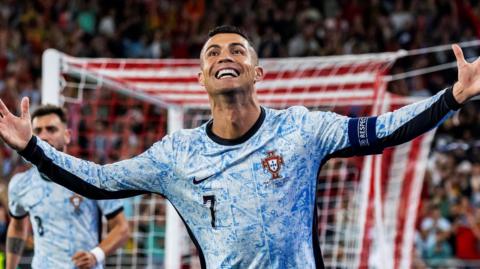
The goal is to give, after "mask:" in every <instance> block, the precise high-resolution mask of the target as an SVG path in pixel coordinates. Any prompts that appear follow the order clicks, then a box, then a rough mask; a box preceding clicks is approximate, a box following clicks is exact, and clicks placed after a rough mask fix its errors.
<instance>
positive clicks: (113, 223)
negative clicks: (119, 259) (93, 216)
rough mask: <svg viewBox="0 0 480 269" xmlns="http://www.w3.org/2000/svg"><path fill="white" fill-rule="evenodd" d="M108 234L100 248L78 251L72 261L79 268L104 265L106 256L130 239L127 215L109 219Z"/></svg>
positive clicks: (120, 214)
mask: <svg viewBox="0 0 480 269" xmlns="http://www.w3.org/2000/svg"><path fill="white" fill-rule="evenodd" d="M107 225H108V231H109V232H108V234H107V236H106V237H105V239H103V240H102V242H100V244H99V245H98V247H96V248H95V249H93V250H90V251H78V252H77V253H75V255H73V257H72V260H73V262H74V264H75V266H77V267H78V268H81V269H83V268H88V269H89V268H92V267H94V266H95V265H96V264H97V263H102V262H103V260H104V259H105V257H106V256H108V255H110V254H112V253H113V252H114V251H115V250H116V249H117V248H119V247H121V246H123V245H124V244H125V243H126V242H127V240H128V238H129V237H130V229H129V227H128V222H127V220H126V218H125V214H123V212H120V213H118V214H116V215H115V216H113V217H112V218H108V219H107Z"/></svg>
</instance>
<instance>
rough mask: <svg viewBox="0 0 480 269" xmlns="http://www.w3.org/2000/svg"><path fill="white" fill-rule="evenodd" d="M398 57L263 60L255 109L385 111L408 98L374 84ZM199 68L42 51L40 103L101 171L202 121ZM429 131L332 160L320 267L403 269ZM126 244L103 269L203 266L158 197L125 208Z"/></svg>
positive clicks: (323, 181)
mask: <svg viewBox="0 0 480 269" xmlns="http://www.w3.org/2000/svg"><path fill="white" fill-rule="evenodd" d="M399 56H400V54H399V53H381V54H366V55H349V56H335V57H312V58H287V59H264V60H262V61H261V65H262V66H263V67H264V68H265V71H266V76H265V79H264V80H263V81H262V82H259V83H257V85H256V88H257V93H258V97H259V99H260V102H261V104H262V105H264V106H267V107H274V108H285V107H288V106H292V105H303V106H307V107H308V108H310V109H311V110H329V111H335V112H338V113H341V114H344V115H349V116H369V115H374V114H379V113H384V112H387V111H391V110H393V109H395V108H397V107H399V106H401V105H404V104H406V103H408V100H407V99H404V98H400V97H398V96H394V95H392V94H390V93H388V92H386V90H385V89H386V81H385V80H384V79H383V78H384V76H385V75H386V74H387V73H388V71H389V68H390V67H391V66H392V64H393V63H394V61H395V60H396V59H397V58H398V57H399ZM198 71H199V62H198V60H181V59H176V60H173V59H154V60H153V59H106V58H96V59H88V58H74V57H71V56H68V55H65V54H63V53H60V52H58V51H54V50H47V51H46V52H45V53H44V58H43V75H42V76H43V77H42V79H43V82H42V83H43V85H42V102H43V103H54V104H61V105H63V106H65V107H66V108H67V109H68V111H69V115H70V116H69V121H70V123H69V124H70V128H71V129H72V130H73V137H74V140H73V143H72V145H71V146H70V147H69V153H71V154H73V155H77V156H80V157H82V158H87V159H90V160H93V161H96V162H99V163H108V162H113V161H116V160H120V159H124V158H128V157H131V156H133V155H136V154H138V153H140V152H142V151H143V150H145V149H146V148H148V147H149V146H151V145H152V144H153V143H154V142H155V141H157V140H159V139H161V138H162V136H164V135H165V134H167V133H169V132H172V131H174V130H177V129H179V128H193V127H196V126H199V125H200V124H202V123H204V122H206V121H207V120H208V119H209V117H210V111H209V109H208V96H207V94H206V92H205V90H204V89H202V87H201V86H200V85H199V84H198V82H197V73H198ZM431 139H432V133H431V132H430V133H429V134H426V135H424V136H422V137H420V138H417V139H416V140H414V141H412V142H409V143H405V144H403V145H401V146H398V147H395V148H391V149H387V150H386V151H385V153H384V154H382V155H375V156H367V157H355V158H347V159H332V160H330V161H328V162H327V163H326V164H325V165H324V167H323V168H322V170H321V173H320V174H319V177H318V184H317V186H318V188H317V199H316V201H317V207H318V216H317V224H318V225H317V227H316V228H317V229H318V234H319V239H320V240H319V241H320V245H321V249H322V253H323V257H324V261H325V265H326V266H327V267H328V268H360V267H366V266H371V267H376V268H406V267H410V264H411V260H412V254H413V253H412V252H413V249H412V245H413V237H414V229H415V227H414V223H415V217H416V210H417V207H418V203H419V195H420V194H419V192H420V190H421V185H422V180H423V173H424V170H425V166H426V165H425V160H426V159H427V158H426V156H427V154H428V149H429V146H430V142H431ZM125 204H126V214H127V217H128V220H129V223H130V225H131V230H132V238H131V239H130V241H129V242H128V244H127V245H126V247H124V248H123V249H121V250H119V251H117V253H116V254H115V255H112V256H111V257H108V259H107V268H127V267H128V268H180V267H181V268H200V263H199V261H198V256H197V252H196V249H195V247H194V245H193V244H192V243H190V241H189V239H188V236H187V234H186V232H185V229H184V227H182V224H181V222H180V221H179V219H178V217H176V216H175V213H172V209H171V208H170V207H169V206H168V203H167V202H166V201H165V200H164V199H163V198H162V197H160V196H158V195H154V194H151V195H144V196H139V197H133V198H129V199H126V200H125Z"/></svg>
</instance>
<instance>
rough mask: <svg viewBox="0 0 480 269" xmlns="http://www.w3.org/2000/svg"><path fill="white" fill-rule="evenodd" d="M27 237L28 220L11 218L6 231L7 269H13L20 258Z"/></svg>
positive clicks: (25, 218)
mask: <svg viewBox="0 0 480 269" xmlns="http://www.w3.org/2000/svg"><path fill="white" fill-rule="evenodd" d="M27 235H28V218H27V217H23V218H15V217H13V218H12V220H11V221H10V224H9V225H8V230H7V267H6V268H7V269H15V268H17V266H18V264H19V263H20V259H21V258H22V253H23V247H24V246H25V241H26V240H27Z"/></svg>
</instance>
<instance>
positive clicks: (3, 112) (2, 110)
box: [0, 99, 10, 117]
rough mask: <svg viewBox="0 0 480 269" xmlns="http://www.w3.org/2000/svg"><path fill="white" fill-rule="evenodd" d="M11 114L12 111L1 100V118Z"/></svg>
mask: <svg viewBox="0 0 480 269" xmlns="http://www.w3.org/2000/svg"><path fill="white" fill-rule="evenodd" d="M9 113H10V111H9V110H8V108H7V106H6V105H5V104H4V103H3V101H2V100H1V99H0V114H1V115H0V116H2V117H5V116H6V115H8V114H9Z"/></svg>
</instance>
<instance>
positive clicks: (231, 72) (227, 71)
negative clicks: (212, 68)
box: [215, 68, 240, 79]
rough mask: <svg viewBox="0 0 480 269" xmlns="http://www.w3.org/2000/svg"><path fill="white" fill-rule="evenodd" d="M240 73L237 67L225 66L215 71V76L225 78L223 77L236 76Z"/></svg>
mask: <svg viewBox="0 0 480 269" xmlns="http://www.w3.org/2000/svg"><path fill="white" fill-rule="evenodd" d="M239 75H240V72H238V71H237V70H235V69H232V68H225V69H220V70H218V71H217V73H215V78H217V79H223V78H236V77H238V76H239Z"/></svg>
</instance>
